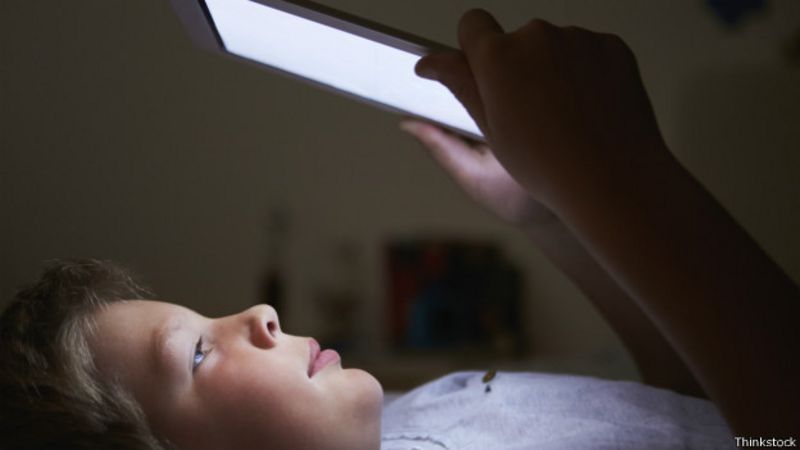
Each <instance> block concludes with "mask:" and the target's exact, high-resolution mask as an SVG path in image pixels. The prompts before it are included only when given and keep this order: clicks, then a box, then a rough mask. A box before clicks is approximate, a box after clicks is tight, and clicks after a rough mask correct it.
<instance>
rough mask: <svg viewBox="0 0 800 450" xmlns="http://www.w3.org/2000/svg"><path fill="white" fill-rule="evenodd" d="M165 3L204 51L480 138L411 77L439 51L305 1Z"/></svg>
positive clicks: (439, 91) (454, 106)
mask: <svg viewBox="0 0 800 450" xmlns="http://www.w3.org/2000/svg"><path fill="white" fill-rule="evenodd" d="M171 1H172V5H173V8H174V9H175V11H176V12H177V13H178V16H179V17H180V19H181V21H182V22H183V24H184V25H185V27H186V28H187V30H188V32H189V34H190V35H191V37H192V39H193V41H194V42H195V43H196V44H197V45H199V46H201V47H203V48H206V49H208V50H212V51H215V52H221V53H223V54H226V55H229V56H231V57H233V58H235V59H237V60H240V61H247V62H250V63H254V64H256V65H258V66H261V67H264V68H267V69H270V70H272V71H275V72H278V73H281V74H284V75H288V76H290V77H293V78H296V79H300V80H303V81H305V82H308V83H311V84H313V85H316V86H319V87H322V88H325V89H328V90H332V91H335V92H337V93H340V94H342V95H345V96H347V97H350V98H353V99H356V100H359V101H362V102H366V103H369V104H371V105H374V106H377V107H379V108H381V109H384V110H388V111H393V112H397V113H400V114H403V115H409V116H414V117H419V118H422V119H425V120H428V121H432V122H435V123H437V124H439V125H442V126H443V127H445V128H448V129H450V130H453V131H455V132H457V133H460V134H462V135H465V136H468V137H470V138H473V139H479V140H484V139H483V135H482V133H481V131H480V129H479V128H478V126H477V125H476V124H475V121H473V120H472V118H471V117H470V115H469V113H467V111H466V109H464V107H463V106H462V105H461V103H459V102H458V100H456V98H455V97H454V96H453V95H452V94H451V93H450V91H449V90H448V89H447V88H445V87H444V86H443V85H441V84H440V83H438V82H436V81H431V80H426V79H424V78H420V77H418V76H417V75H416V74H415V73H414V65H415V64H416V62H417V61H418V60H419V59H420V57H421V56H423V55H426V54H428V53H430V52H432V51H442V50H449V49H448V47H446V46H443V45H441V44H437V43H435V42H431V41H428V40H426V39H423V38H419V37H416V36H413V35H411V34H409V33H405V32H402V31H399V30H394V29H391V28H389V27H386V26H383V25H380V24H377V23H374V22H371V21H368V20H365V19H362V18H358V17H355V16H352V15H349V14H346V13H343V12H341V11H337V10H334V9H332V8H329V7H326V6H323V5H319V4H316V3H312V2H309V1H306V0H171Z"/></svg>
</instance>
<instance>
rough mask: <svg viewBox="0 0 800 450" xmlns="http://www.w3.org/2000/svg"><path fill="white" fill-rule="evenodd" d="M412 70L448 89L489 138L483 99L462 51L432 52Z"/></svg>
mask: <svg viewBox="0 0 800 450" xmlns="http://www.w3.org/2000/svg"><path fill="white" fill-rule="evenodd" d="M414 71H415V72H416V73H417V75H419V76H420V77H422V78H427V79H429V80H434V81H438V82H439V83H442V84H443V85H444V86H445V87H446V88H447V89H448V90H450V92H451V93H452V94H453V96H455V98H456V99H457V100H458V101H459V102H461V104H462V105H464V108H466V110H467V112H468V113H469V115H470V116H472V119H473V120H475V123H477V124H478V127H479V128H480V129H481V131H482V132H483V135H484V136H486V138H487V139H488V138H489V133H488V131H489V129H488V126H487V123H486V115H485V114H484V111H483V101H482V100H481V96H480V92H478V85H477V84H476V83H475V78H474V77H473V75H472V71H471V70H470V68H469V64H468V63H467V59H466V58H465V57H464V53H462V52H460V51H454V52H446V53H432V54H430V55H427V56H424V57H422V58H421V59H420V60H419V61H417V65H416V66H415V67H414Z"/></svg>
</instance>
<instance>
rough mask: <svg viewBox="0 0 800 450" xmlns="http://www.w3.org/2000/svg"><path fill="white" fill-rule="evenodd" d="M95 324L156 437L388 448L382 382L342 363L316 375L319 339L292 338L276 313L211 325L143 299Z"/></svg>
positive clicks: (223, 444)
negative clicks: (314, 344)
mask: <svg viewBox="0 0 800 450" xmlns="http://www.w3.org/2000/svg"><path fill="white" fill-rule="evenodd" d="M94 317H95V318H96V319H97V330H96V333H95V334H94V337H93V338H92V340H91V346H92V350H93V351H94V354H95V360H96V362H97V365H98V367H99V368H100V372H101V375H102V376H104V377H119V379H120V381H121V382H122V383H123V385H124V386H126V387H127V388H129V389H130V390H131V392H132V393H133V395H134V396H135V397H136V399H137V400H138V401H139V402H140V403H141V404H142V407H143V409H144V411H145V414H146V415H147V418H148V421H149V422H150V424H151V426H152V427H153V429H154V431H155V432H156V433H157V434H158V435H161V436H163V437H166V438H168V439H170V440H171V441H172V442H173V443H174V444H176V445H178V446H179V447H181V448H191V449H199V450H200V449H241V450H246V449H285V450H290V449H301V448H303V449H311V448H315V449H322V448H326V449H327V448H329V449H348V450H359V449H376V448H378V446H379V438H380V414H381V404H382V391H381V387H380V384H378V382H377V381H376V380H375V378H373V377H372V376H371V375H369V374H368V373H366V372H364V371H361V370H357V369H348V370H343V369H342V367H341V363H340V362H339V361H334V362H332V363H330V364H328V365H327V366H325V367H324V368H322V369H320V370H319V371H317V372H315V373H314V374H313V376H309V367H310V358H311V356H310V355H311V353H312V352H311V346H310V345H309V344H310V338H303V337H296V336H290V335H288V334H284V333H283V332H282V331H281V330H280V327H279V326H278V317H277V315H276V313H275V310H274V309H273V308H271V307H269V306H266V305H259V306H255V307H253V308H250V309H248V310H245V311H243V312H241V313H239V314H236V315H233V316H227V317H222V318H218V319H210V318H207V317H204V316H201V315H199V314H197V313H195V312H194V311H192V310H190V309H187V308H184V307H181V306H178V305H174V304H170V303H162V302H155V301H145V300H134V301H126V302H119V303H113V304H112V305H111V306H110V307H108V308H106V309H104V310H101V311H98V312H97V313H96V314H95V316H94ZM201 337H202V348H201V349H200V350H202V351H197V342H198V340H199V339H200V338H201ZM206 351H208V353H206V354H205V356H203V353H205V352H206ZM193 366H196V367H195V368H194V370H193Z"/></svg>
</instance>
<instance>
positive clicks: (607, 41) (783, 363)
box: [417, 10, 800, 437]
mask: <svg viewBox="0 0 800 450" xmlns="http://www.w3.org/2000/svg"><path fill="white" fill-rule="evenodd" d="M459 42H460V45H461V48H462V52H459V53H455V54H435V55H431V56H428V57H426V58H423V60H422V61H421V62H420V63H419V64H418V66H417V71H418V73H419V74H420V75H422V76H425V77H428V78H432V79H436V80H439V81H440V82H442V83H443V84H444V85H446V86H447V87H448V88H449V89H450V90H451V91H452V92H453V93H454V94H455V95H456V97H457V98H458V99H459V100H461V102H462V103H464V105H465V107H466V108H467V109H468V110H469V112H470V114H472V116H473V117H474V118H475V120H476V122H477V123H478V124H479V126H480V127H481V128H482V130H483V132H484V135H485V136H486V137H487V139H488V141H489V144H490V145H491V147H492V149H493V151H494V155H495V156H496V158H497V160H498V161H499V163H500V164H501V165H502V166H503V167H504V168H505V169H506V170H507V171H508V173H510V175H511V176H512V177H513V178H514V179H515V180H516V181H517V182H518V183H519V185H521V186H522V187H523V188H524V189H525V190H526V191H527V192H528V193H529V194H530V195H531V196H532V197H533V198H534V199H535V200H537V201H538V202H540V203H542V204H543V205H545V206H546V207H547V208H549V210H551V211H553V212H554V213H555V214H556V216H558V218H559V219H560V220H561V221H562V222H563V223H564V225H565V226H566V227H567V228H568V229H569V230H570V231H571V232H572V233H573V234H574V235H575V236H576V237H577V238H578V239H579V241H580V242H581V244H582V245H583V246H584V247H585V248H586V249H587V250H588V251H589V252H590V253H591V255H592V256H593V258H594V259H595V260H596V261H598V262H599V263H600V264H601V265H602V266H603V268H604V270H605V271H607V272H608V273H609V274H610V275H611V277H613V279H614V280H616V282H617V283H618V285H619V286H622V288H623V289H624V290H625V291H626V292H627V293H628V294H629V295H630V297H631V298H633V299H634V300H635V301H636V302H637V303H638V304H639V306H640V307H641V308H642V310H643V311H644V312H645V313H646V314H647V316H648V317H649V318H650V319H651V320H652V321H653V323H654V324H655V325H656V326H657V327H658V328H659V329H660V330H661V332H662V333H663V334H664V336H666V338H667V340H668V341H669V342H670V343H671V344H672V345H673V346H674V347H675V349H676V350H677V352H678V353H679V354H680V355H681V357H682V358H683V359H684V360H685V362H686V363H687V365H688V366H689V368H690V369H691V371H692V372H693V373H694V375H695V376H696V378H697V379H698V380H699V381H700V383H701V384H702V386H703V388H704V389H705V391H706V393H708V395H709V396H710V397H711V399H712V400H714V401H715V402H716V403H717V405H718V406H719V408H720V410H721V411H722V413H723V414H724V415H725V416H726V418H727V420H728V421H729V423H730V424H731V426H732V428H733V430H734V432H735V433H736V434H737V435H740V436H763V437H788V436H792V435H794V436H796V434H797V432H798V428H799V427H800V408H798V405H800V382H798V380H800V351H798V350H800V348H799V346H800V327H797V326H796V322H797V321H798V319H800V289H798V287H797V285H795V284H794V283H793V281H792V280H791V279H790V278H789V277H787V276H786V275H785V274H784V273H783V272H782V271H781V269H780V268H779V267H778V266H777V265H776V264H775V263H774V262H773V261H772V260H771V259H770V258H769V257H768V256H767V255H766V254H765V253H764V252H763V251H762V250H761V249H760V248H759V246H758V245H757V244H756V243H755V242H754V241H753V240H752V239H751V238H750V237H749V236H748V235H747V233H746V232H745V231H744V230H743V229H742V228H741V227H739V226H738V225H737V224H736V222H735V221H734V220H733V219H732V218H731V217H730V216H729V215H728V214H727V212H726V211H725V210H724V209H723V208H722V207H721V206H720V205H719V203H717V202H716V200H715V199H714V198H713V197H712V196H711V195H710V194H709V193H708V192H707V191H706V190H705V189H704V188H703V187H702V186H701V185H700V184H699V183H698V182H697V181H696V180H695V179H694V178H693V177H692V176H691V175H690V174H689V173H688V172H687V171H686V170H685V169H684V168H683V167H682V166H681V165H680V163H679V162H678V161H677V160H676V159H675V158H674V157H673V156H672V155H671V154H670V152H669V150H668V149H667V146H666V144H665V143H664V141H663V139H662V137H661V135H660V132H659V129H658V126H657V123H656V120H655V117H654V114H653V112H652V108H651V107H650V103H649V100H648V98H647V94H646V93H645V90H644V87H643V86H642V82H641V79H640V77H639V73H638V69H637V66H636V62H635V59H634V57H633V55H632V53H631V52H630V50H629V49H628V47H627V46H626V45H625V44H624V43H623V42H622V41H621V40H620V39H619V38H617V37H615V36H611V35H603V34H597V33H592V32H589V31H586V30H582V29H578V28H559V27H555V26H553V25H550V24H548V23H546V22H543V21H538V20H535V21H532V22H530V23H529V24H528V25H526V26H524V27H523V28H521V29H519V30H517V31H515V32H513V33H508V34H506V33H504V32H503V31H502V29H501V28H500V26H499V25H498V24H497V23H496V22H495V21H494V19H493V18H492V17H491V16H490V15H489V14H488V13H486V12H484V11H480V10H474V11H470V12H468V13H467V14H465V15H464V17H463V18H462V20H461V22H460V25H459Z"/></svg>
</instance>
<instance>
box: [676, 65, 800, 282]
mask: <svg viewBox="0 0 800 450" xmlns="http://www.w3.org/2000/svg"><path fill="white" fill-rule="evenodd" d="M676 111H677V114H678V117H677V118H676V120H675V123H676V129H675V133H674V134H673V136H674V137H675V139H676V140H677V142H670V145H671V147H672V148H674V149H675V151H676V154H677V155H678V157H679V158H680V159H681V161H682V162H684V163H685V165H686V166H687V167H688V168H689V169H690V170H691V171H692V172H693V173H694V174H695V175H696V176H697V177H698V178H699V179H700V180H701V181H702V182H703V184H704V185H705V186H706V187H707V188H708V189H709V190H710V191H711V192H712V193H713V194H714V195H715V196H716V197H717V198H718V199H719V200H720V201H721V202H722V203H723V205H725V207H726V208H727V209H728V210H729V211H730V212H731V214H732V215H733V216H734V217H735V218H736V219H737V220H738V221H739V223H740V224H742V225H743V226H744V227H745V228H746V229H747V230H748V232H750V234H751V235H752V236H753V237H754V238H755V239H756V240H757V241H758V242H759V243H760V244H761V246H762V248H764V250H766V251H767V253H769V254H770V256H772V258H773V259H774V260H775V261H776V262H777V263H778V264H779V265H781V266H782V267H783V269H784V270H785V271H786V272H787V273H788V274H789V275H790V276H792V277H793V278H794V279H795V280H796V281H798V280H800V233H798V232H797V230H800V182H798V179H799V178H800V69H798V68H797V67H794V68H788V67H779V66H775V67H759V66H732V67H727V68H724V69H718V70H715V71H713V72H707V73H705V74H703V75H702V76H700V77H697V78H696V79H695V80H694V82H692V83H690V84H688V88H687V90H686V93H685V95H684V96H683V98H682V101H681V102H679V104H678V107H677V109H676Z"/></svg>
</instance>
